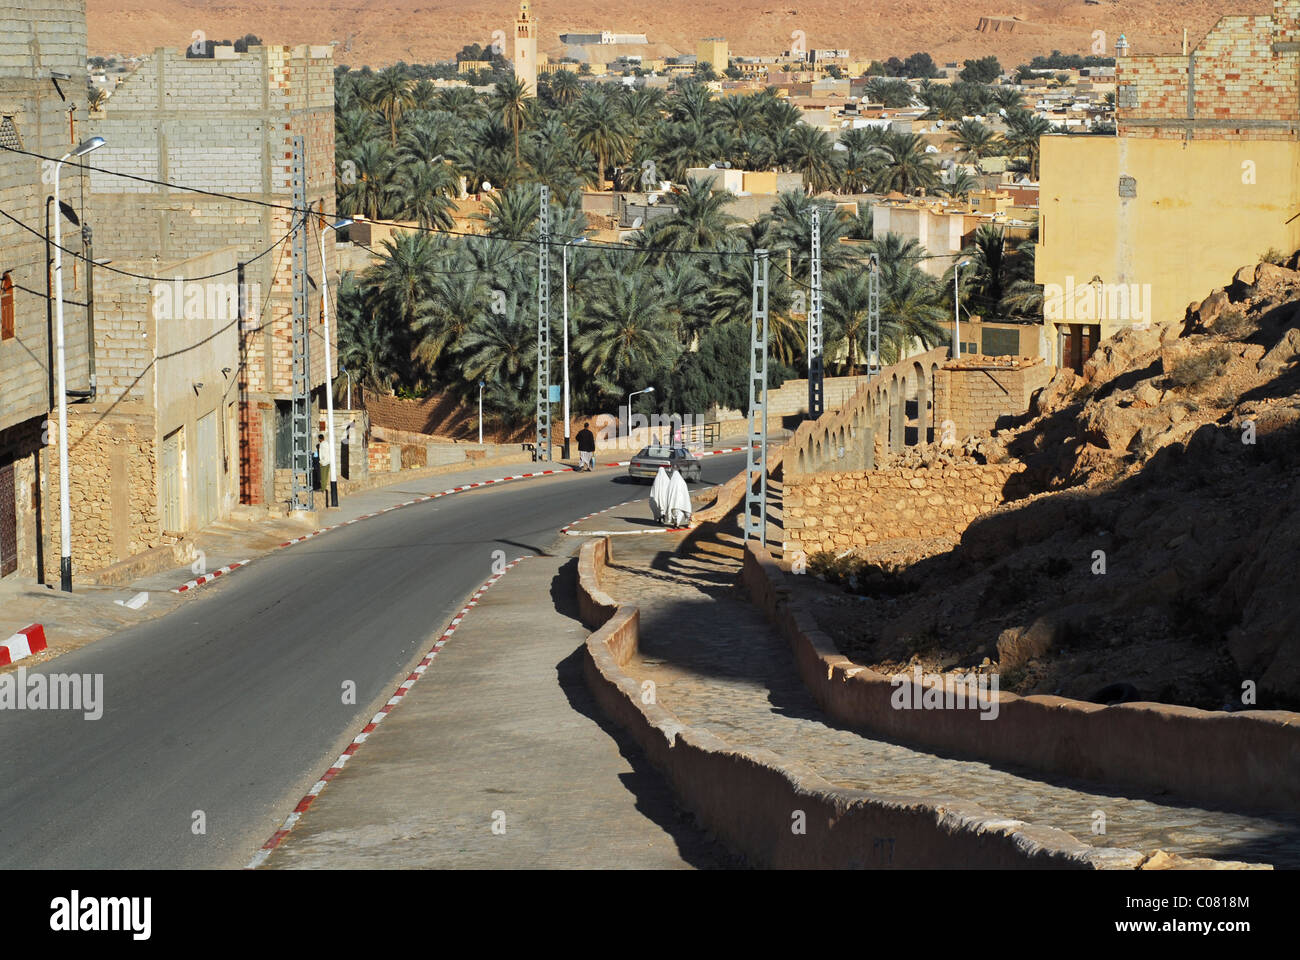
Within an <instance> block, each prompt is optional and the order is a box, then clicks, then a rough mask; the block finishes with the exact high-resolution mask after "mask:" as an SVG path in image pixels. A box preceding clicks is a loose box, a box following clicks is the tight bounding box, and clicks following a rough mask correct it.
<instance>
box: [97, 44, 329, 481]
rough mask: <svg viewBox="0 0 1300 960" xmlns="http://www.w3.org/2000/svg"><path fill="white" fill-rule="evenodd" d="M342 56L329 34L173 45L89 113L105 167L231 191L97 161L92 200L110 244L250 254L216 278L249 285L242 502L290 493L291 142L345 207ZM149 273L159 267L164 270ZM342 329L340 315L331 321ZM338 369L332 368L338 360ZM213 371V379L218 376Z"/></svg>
mask: <svg viewBox="0 0 1300 960" xmlns="http://www.w3.org/2000/svg"><path fill="white" fill-rule="evenodd" d="M333 66H334V63H333V57H332V50H331V48H330V47H309V46H305V45H304V46H298V47H287V46H271V45H264V46H254V47H252V48H250V49H249V50H248V52H247V53H233V51H232V56H230V57H229V58H222V59H215V58H214V59H196V58H187V57H185V55H184V53H183V52H180V51H176V50H163V49H160V50H158V51H156V52H155V54H154V56H153V57H152V58H151V59H150V60H148V61H146V62H145V63H144V64H142V65H141V66H140V68H139V69H138V70H136V72H135V73H134V74H132V76H131V77H130V79H129V80H127V81H126V82H124V83H123V84H122V85H121V86H120V87H119V88H118V90H117V93H116V94H114V96H113V99H112V100H111V101H110V103H109V104H108V105H106V106H105V108H104V112H103V114H101V115H96V116H95V117H93V118H92V121H91V123H90V124H89V126H90V127H91V129H92V131H93V132H94V133H97V134H99V135H101V136H103V137H104V138H105V139H106V140H107V141H108V145H107V146H106V147H104V148H103V149H102V150H100V151H99V152H98V153H96V154H95V155H94V156H95V158H96V163H95V165H96V167H99V168H102V170H105V171H107V170H112V171H115V172H123V173H130V174H135V175H137V176H141V177H145V178H149V179H151V180H157V181H163V182H165V183H169V184H175V185H178V186H179V185H184V186H187V187H195V188H200V189H202V190H207V191H212V192H213V193H216V194H221V195H222V196H211V195H205V194H198V193H194V192H192V191H189V190H182V189H176V188H173V187H168V186H159V185H157V184H155V183H148V182H142V181H139V180H127V179H123V178H122V177H118V176H113V175H111V174H109V173H107V172H95V173H93V174H92V175H91V177H90V178H89V189H90V192H89V195H88V205H89V206H90V209H91V212H92V214H93V218H94V220H95V222H96V223H99V224H102V225H103V226H102V227H101V233H100V235H99V244H98V246H97V247H96V254H97V255H100V256H108V257H112V258H113V259H114V260H116V261H147V262H153V258H157V260H158V262H161V263H167V262H178V261H182V260H186V261H188V260H191V259H192V258H196V257H201V256H203V255H206V254H212V253H214V252H216V251H220V250H224V249H226V248H228V247H233V248H234V249H235V251H236V254H235V256H236V259H237V261H238V262H240V263H244V264H246V265H245V266H244V267H243V268H242V270H239V271H238V272H235V273H231V274H229V275H223V276H222V277H220V278H214V279H220V280H221V281H223V282H225V281H231V282H237V281H239V280H242V282H243V284H244V287H245V291H246V293H247V296H246V298H245V299H246V304H245V309H244V311H243V315H242V318H241V319H242V325H241V326H242V329H240V330H239V331H238V332H239V340H238V343H239V356H238V360H237V362H236V363H235V364H234V368H235V376H236V377H237V379H238V387H239V397H238V411H239V431H238V432H239V444H238V450H239V481H240V482H239V499H240V501H241V502H243V503H251V504H260V503H272V502H275V501H280V500H284V499H287V494H285V493H284V491H285V489H286V488H287V486H288V483H289V480H288V477H289V468H290V462H291V461H290V456H291V452H292V433H291V419H290V406H291V399H292V391H293V386H292V350H293V347H292V343H293V340H292V336H293V288H292V270H293V259H292V252H291V249H290V247H291V244H290V243H289V242H288V241H287V240H285V238H286V237H287V235H288V234H289V231H290V226H291V223H292V221H293V217H292V214H291V211H290V209H289V207H290V205H291V204H292V201H293V194H292V142H293V138H294V137H297V136H301V137H302V138H303V140H304V142H305V160H306V181H307V192H306V196H307V202H308V203H309V204H310V205H311V206H313V207H315V208H319V207H320V205H321V204H322V203H323V204H324V209H325V210H326V211H330V210H332V209H333V207H334V196H335V184H334V77H333ZM110 224H111V225H112V230H111V232H110V231H109V230H108V229H107V227H108V225H110ZM318 229H319V228H318V225H317V221H316V218H312V222H311V224H310V231H309V238H308V241H309V242H308V244H307V254H308V255H307V269H308V272H309V274H310V275H311V276H312V277H313V280H314V284H315V285H313V284H309V285H308V298H307V301H308V302H307V314H308V317H309V318H310V330H311V336H310V337H309V344H310V350H309V360H310V363H309V372H310V385H311V389H312V405H313V410H312V415H311V416H310V417H309V423H310V425H311V429H312V431H313V433H314V431H315V425H316V423H317V421H318V419H319V417H318V414H317V410H318V409H319V407H320V406H323V403H324V393H323V384H324V383H326V381H327V376H326V370H325V352H324V337H323V334H322V327H321V324H320V322H319V318H320V293H319V275H320V266H321V265H320V252H319V251H320V243H319V234H318V233H317V230H318ZM334 233H335V232H334V231H332V230H326V231H325V245H326V261H327V263H328V264H329V265H330V274H331V286H332V287H334V288H335V289H337V287H336V283H337V273H336V261H335V257H334V253H333V251H334V244H335V235H334ZM281 241H283V242H281ZM159 269H161V268H159ZM140 272H143V273H146V274H150V275H153V276H159V275H160V274H159V273H158V270H144V271H140ZM182 275H183V276H185V277H191V278H192V277H197V276H199V275H200V274H197V273H193V272H183V273H182ZM336 329H337V328H336V327H335V326H332V328H331V332H334V330H336ZM337 356H338V355H337V352H335V353H334V357H335V358H337ZM336 362H337V361H336ZM329 373H330V376H329V378H328V379H330V380H332V379H333V376H334V375H335V373H336V371H330V372H329ZM204 376H205V379H203V380H202V382H203V383H204V384H205V385H206V384H209V383H215V381H210V380H209V379H206V377H207V374H205V375H204ZM223 415H224V414H223ZM313 446H314V445H313Z"/></svg>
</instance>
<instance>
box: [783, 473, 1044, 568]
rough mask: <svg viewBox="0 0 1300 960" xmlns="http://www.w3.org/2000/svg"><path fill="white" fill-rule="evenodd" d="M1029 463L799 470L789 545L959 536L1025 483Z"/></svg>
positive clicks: (792, 491)
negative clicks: (804, 471)
mask: <svg viewBox="0 0 1300 960" xmlns="http://www.w3.org/2000/svg"><path fill="white" fill-rule="evenodd" d="M1023 474H1024V467H1023V465H1020V464H1016V465H1014V466H1013V465H1007V464H996V465H994V464H988V465H985V464H978V463H958V464H952V465H951V466H936V467H933V468H926V467H922V468H919V469H915V470H913V469H907V468H890V469H883V470H857V471H853V472H850V473H817V474H802V475H795V476H792V477H790V478H788V479H787V480H786V481H785V488H784V490H783V491H782V503H783V508H784V524H785V550H787V551H791V550H802V551H804V552H805V553H814V552H816V551H818V550H836V551H838V550H845V549H851V548H853V547H864V546H867V545H870V544H874V543H879V542H880V541H882V540H892V539H897V538H925V537H952V538H954V539H955V538H959V537H960V536H961V535H962V532H963V531H964V530H965V529H966V527H967V525H969V523H970V522H971V521H972V520H974V519H975V518H976V517H977V516H979V515H980V514H983V513H987V512H988V511H989V510H992V509H993V508H994V507H996V506H998V505H999V504H1001V503H1004V502H1006V501H1007V500H1008V499H1014V498H1015V496H1017V495H1018V494H1019V492H1020V491H1021V490H1022V489H1023V488H1024V483H1023V481H1022V477H1023Z"/></svg>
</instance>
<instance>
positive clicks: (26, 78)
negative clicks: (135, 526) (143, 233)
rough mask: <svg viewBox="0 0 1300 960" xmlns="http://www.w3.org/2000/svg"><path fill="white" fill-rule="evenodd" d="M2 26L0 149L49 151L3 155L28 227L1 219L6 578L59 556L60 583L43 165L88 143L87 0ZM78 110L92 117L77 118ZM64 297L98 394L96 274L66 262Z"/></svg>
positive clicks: (24, 14) (1, 168)
mask: <svg viewBox="0 0 1300 960" xmlns="http://www.w3.org/2000/svg"><path fill="white" fill-rule="evenodd" d="M0 22H3V25H4V29H3V30H2V31H0V144H3V146H5V147H11V148H15V149H19V150H24V151H28V152H30V153H33V154H38V155H39V156H38V157H32V156H27V155H25V154H21V153H14V152H11V151H10V150H5V149H0V209H3V210H4V211H5V212H6V213H8V214H9V215H10V216H11V217H13V218H14V219H15V220H17V221H18V223H15V222H14V220H10V219H7V218H0V577H8V576H15V575H19V576H36V575H37V574H38V573H40V572H41V567H42V565H43V561H45V560H47V559H48V555H49V553H50V552H51V549H52V552H53V555H54V557H53V561H54V566H53V569H54V570H55V577H54V579H55V581H56V582H57V580H58V575H57V570H58V554H59V546H58V531H59V525H58V487H57V474H54V477H55V483H54V484H51V483H50V482H49V479H48V478H49V476H50V473H49V469H50V463H49V460H48V453H49V451H50V450H52V449H53V447H51V446H48V445H47V444H52V443H53V442H54V440H55V437H56V431H57V429H58V424H57V422H55V423H53V424H50V423H48V422H47V420H48V418H49V417H50V411H51V408H52V407H54V406H55V394H54V390H55V386H54V379H53V375H52V372H51V371H52V367H53V361H52V353H53V347H52V338H51V336H50V331H51V319H50V317H51V311H50V306H49V300H48V299H47V295H46V281H47V272H46V264H47V256H48V254H47V250H46V246H45V241H44V239H43V236H44V234H45V224H46V211H47V209H48V204H47V198H48V197H50V196H51V194H52V191H53V186H52V177H51V176H50V174H51V173H52V172H53V166H52V164H49V163H46V162H43V161H42V160H41V159H40V157H50V158H58V157H61V156H63V155H64V154H65V153H67V152H68V151H70V150H71V149H72V147H73V145H74V144H75V143H76V142H77V140H78V139H79V138H80V137H82V136H84V131H83V130H81V129H79V124H76V123H74V122H73V119H76V118H79V116H80V115H84V103H85V98H86V94H85V82H84V80H83V79H82V77H83V76H84V74H85V69H86V15H85V5H84V0H4V2H3V3H0ZM56 76H66V77H71V78H72V79H67V80H56V79H55V78H56ZM73 107H82V108H83V109H82V110H81V111H79V112H78V113H76V114H72V119H70V116H69V113H70V110H71V108H73ZM61 180H62V182H61V187H60V196H61V198H62V199H63V201H64V202H66V203H68V204H69V205H70V206H71V207H72V209H73V210H75V211H76V213H77V214H78V216H79V217H80V218H84V216H85V210H84V209H83V208H82V202H81V198H82V196H83V192H84V191H83V184H82V177H81V175H80V173H79V171H78V170H77V168H75V167H70V166H68V165H64V167H63V170H62V178H61ZM52 215H53V214H52ZM20 224H21V225H20ZM63 228H64V230H63V245H64V246H65V247H66V248H68V249H69V250H71V251H74V252H77V251H80V250H81V237H80V231H79V230H78V229H77V228H76V227H75V226H74V225H73V224H72V223H71V222H70V221H69V220H67V219H66V218H65V219H64V222H63ZM64 295H65V298H66V305H67V309H66V312H65V333H66V345H67V347H66V354H67V363H66V368H67V382H68V387H69V388H70V389H77V390H87V389H88V388H89V370H88V367H87V362H86V358H87V353H88V351H87V349H86V323H85V306H84V304H85V301H86V284H85V271H84V268H82V267H81V266H80V264H79V263H78V261H77V260H76V258H75V257H74V256H71V255H67V254H65V256H64ZM56 419H57V418H56Z"/></svg>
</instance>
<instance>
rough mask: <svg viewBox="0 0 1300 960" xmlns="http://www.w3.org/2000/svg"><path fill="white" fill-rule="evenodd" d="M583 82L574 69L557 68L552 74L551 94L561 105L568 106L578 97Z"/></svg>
mask: <svg viewBox="0 0 1300 960" xmlns="http://www.w3.org/2000/svg"><path fill="white" fill-rule="evenodd" d="M580 92H581V84H580V83H579V82H578V75H577V74H576V73H574V72H573V71H572V70H557V71H555V73H554V74H552V75H551V96H552V97H554V98H555V102H556V103H557V104H559V105H560V106H561V107H567V106H569V105H570V104H572V103H573V102H574V101H575V100H577V99H578V94H579V93H580Z"/></svg>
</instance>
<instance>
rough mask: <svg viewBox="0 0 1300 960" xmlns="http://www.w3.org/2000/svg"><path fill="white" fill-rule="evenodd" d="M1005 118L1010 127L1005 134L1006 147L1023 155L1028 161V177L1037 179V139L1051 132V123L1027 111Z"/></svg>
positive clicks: (1038, 155) (1015, 153) (1018, 154)
mask: <svg viewBox="0 0 1300 960" xmlns="http://www.w3.org/2000/svg"><path fill="white" fill-rule="evenodd" d="M1007 120H1008V122H1009V125H1010V127H1011V129H1010V130H1008V131H1007V135H1006V141H1007V147H1008V148H1009V149H1010V151H1011V152H1012V154H1014V155H1016V156H1021V157H1025V158H1026V159H1027V160H1028V161H1029V178H1030V179H1031V180H1037V179H1038V160H1039V157H1040V155H1041V146H1040V143H1039V140H1040V138H1041V137H1043V136H1045V135H1047V134H1049V133H1051V132H1052V124H1051V123H1050V122H1049V121H1047V120H1045V119H1043V118H1042V117H1039V116H1036V115H1035V114H1032V113H1029V112H1028V111H1026V112H1024V113H1020V114H1016V115H1015V117H1014V119H1013V118H1012V117H1011V116H1008V117H1007Z"/></svg>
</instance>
